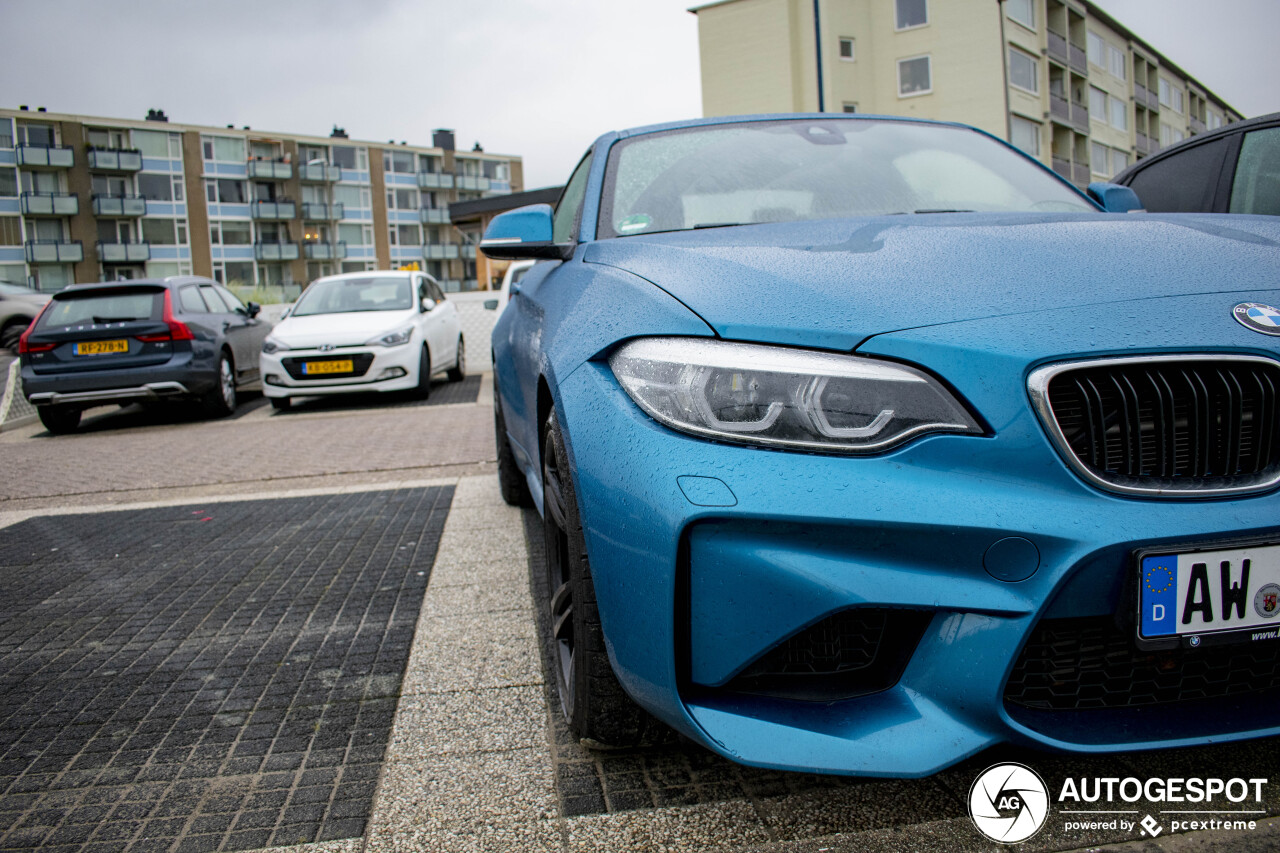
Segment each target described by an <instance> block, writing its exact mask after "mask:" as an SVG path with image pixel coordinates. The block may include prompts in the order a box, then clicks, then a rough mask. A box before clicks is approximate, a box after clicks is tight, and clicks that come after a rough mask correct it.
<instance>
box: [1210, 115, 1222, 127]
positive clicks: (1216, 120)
mask: <svg viewBox="0 0 1280 853" xmlns="http://www.w3.org/2000/svg"><path fill="white" fill-rule="evenodd" d="M1206 124H1207V125H1208V127H1209V129H1210V130H1217V129H1218V128H1220V127H1222V116H1220V115H1218V114H1217V113H1209V120H1208V122H1206Z"/></svg>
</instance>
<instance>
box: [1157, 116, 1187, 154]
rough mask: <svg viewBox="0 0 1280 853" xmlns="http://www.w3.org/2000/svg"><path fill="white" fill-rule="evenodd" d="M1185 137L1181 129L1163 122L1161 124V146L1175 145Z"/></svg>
mask: <svg viewBox="0 0 1280 853" xmlns="http://www.w3.org/2000/svg"><path fill="white" fill-rule="evenodd" d="M1184 138H1185V136H1184V134H1183V133H1182V131H1181V130H1179V129H1178V128H1176V127H1172V126H1170V125H1167V124H1164V123H1163V122H1161V124H1160V147H1161V148H1165V147H1167V146H1169V145H1174V144H1176V143H1179V142H1181V141H1182V140H1183V139H1184Z"/></svg>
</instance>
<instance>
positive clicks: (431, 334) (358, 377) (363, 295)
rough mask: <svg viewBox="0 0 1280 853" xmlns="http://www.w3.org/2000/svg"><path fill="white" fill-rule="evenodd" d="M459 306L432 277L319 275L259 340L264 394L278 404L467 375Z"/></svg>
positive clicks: (424, 386)
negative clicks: (445, 374) (288, 310)
mask: <svg viewBox="0 0 1280 853" xmlns="http://www.w3.org/2000/svg"><path fill="white" fill-rule="evenodd" d="M466 368H467V365H466V349H465V347H464V345H463V340H462V327H461V325H460V323H459V321H458V309H457V307H456V306H455V305H454V304H453V303H452V302H450V301H449V300H448V299H446V298H445V295H444V293H443V292H442V291H441V290H440V285H438V284H437V283H436V282H435V280H434V279H433V278H431V276H429V275H426V274H425V273H421V272H412V271H399V270H396V271H381V270H380V271H371V272H358V273H346V274H344V275H334V276H328V277H326V278H320V279H316V280H315V281H314V282H312V283H311V285H310V286H309V287H308V288H307V289H306V290H305V291H303V293H302V296H301V297H299V298H298V301H297V303H296V304H295V305H294V307H293V309H292V310H291V311H290V312H289V313H288V314H287V315H286V316H285V318H284V319H283V320H281V321H280V322H279V323H277V324H276V327H275V328H274V329H272V331H271V334H270V335H269V336H268V337H267V339H266V340H265V341H263V344H262V379H263V382H262V387H263V392H264V393H265V394H266V396H267V398H268V399H269V400H270V401H271V405H272V406H274V407H275V408H277V409H287V408H289V405H290V403H291V401H292V399H293V398H294V397H311V396H316V395H323V394H347V393H352V392H360V391H409V390H412V391H416V392H417V393H418V394H419V395H420V396H422V397H426V396H427V394H428V392H429V391H430V388H431V377H432V376H434V375H435V374H437V373H441V372H446V371H447V373H448V376H449V380H450V381H451V382H458V381H460V380H461V379H462V378H463V376H464V375H465V374H466Z"/></svg>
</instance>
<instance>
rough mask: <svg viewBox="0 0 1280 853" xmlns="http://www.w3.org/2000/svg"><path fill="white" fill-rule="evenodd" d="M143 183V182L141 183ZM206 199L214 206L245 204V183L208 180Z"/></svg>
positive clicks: (205, 186)
mask: <svg viewBox="0 0 1280 853" xmlns="http://www.w3.org/2000/svg"><path fill="white" fill-rule="evenodd" d="M139 183H141V181H139ZM204 191H205V199H207V200H208V201H210V202H212V203H214V204H244V203H245V202H246V201H248V199H247V198H246V197H245V190H244V181H233V180H229V179H227V178H206V179H205V182H204Z"/></svg>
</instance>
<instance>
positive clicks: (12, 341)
mask: <svg viewBox="0 0 1280 853" xmlns="http://www.w3.org/2000/svg"><path fill="white" fill-rule="evenodd" d="M27 325H28V322H27V321H26V320H13V321H11V322H9V323H7V324H5V327H4V328H3V329H0V349H7V350H9V351H10V352H12V353H13V354H14V355H17V354H18V339H19V338H21V337H22V333H23V332H25V331H26V330H27Z"/></svg>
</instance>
